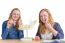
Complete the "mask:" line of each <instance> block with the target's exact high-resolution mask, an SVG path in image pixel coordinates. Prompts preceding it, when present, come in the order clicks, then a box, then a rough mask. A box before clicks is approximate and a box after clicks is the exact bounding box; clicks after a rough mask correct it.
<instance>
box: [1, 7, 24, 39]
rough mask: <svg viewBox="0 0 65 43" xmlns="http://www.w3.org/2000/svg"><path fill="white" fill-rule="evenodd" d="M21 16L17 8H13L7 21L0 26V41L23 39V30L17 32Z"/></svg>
mask: <svg viewBox="0 0 65 43" xmlns="http://www.w3.org/2000/svg"><path fill="white" fill-rule="evenodd" d="M20 19H21V15H20V10H19V9H18V8H14V9H13V10H12V11H11V13H10V16H9V18H8V20H6V21H4V22H3V24H2V39H20V38H23V37H24V34H23V30H18V28H19V24H21V22H19V21H21V20H20Z"/></svg>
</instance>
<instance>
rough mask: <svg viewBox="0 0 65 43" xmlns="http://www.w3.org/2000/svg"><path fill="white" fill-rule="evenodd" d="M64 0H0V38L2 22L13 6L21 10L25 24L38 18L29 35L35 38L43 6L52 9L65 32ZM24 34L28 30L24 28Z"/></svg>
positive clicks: (54, 16) (54, 17) (55, 18)
mask: <svg viewBox="0 0 65 43" xmlns="http://www.w3.org/2000/svg"><path fill="white" fill-rule="evenodd" d="M64 3H65V2H64V0H0V39H1V34H2V23H3V21H5V20H7V19H8V17H9V14H10V12H11V10H12V9H13V8H19V9H20V10H21V17H22V21H23V24H28V23H30V21H34V20H37V22H36V24H35V25H34V27H33V28H31V29H30V30H28V37H32V38H34V37H35V35H36V32H37V29H38V15H39V11H40V10H41V9H43V8H47V9H49V10H50V12H51V14H52V16H53V19H54V21H55V22H58V23H59V24H60V25H61V27H62V29H63V31H64V34H65V5H64ZM24 36H25V37H27V35H26V30H24Z"/></svg>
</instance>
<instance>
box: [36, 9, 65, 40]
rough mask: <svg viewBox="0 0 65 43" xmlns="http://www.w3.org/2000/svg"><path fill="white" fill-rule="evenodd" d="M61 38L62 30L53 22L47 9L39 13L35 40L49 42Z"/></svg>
mask: <svg viewBox="0 0 65 43" xmlns="http://www.w3.org/2000/svg"><path fill="white" fill-rule="evenodd" d="M63 38H64V34H63V30H62V28H61V26H60V25H59V23H57V22H54V20H53V18H52V16H51V13H50V12H49V10H48V9H42V10H41V11H40V13H39V27H38V31H37V34H36V37H35V39H37V40H40V39H44V40H51V39H63Z"/></svg>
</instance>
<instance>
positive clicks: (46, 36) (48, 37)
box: [41, 32, 53, 40]
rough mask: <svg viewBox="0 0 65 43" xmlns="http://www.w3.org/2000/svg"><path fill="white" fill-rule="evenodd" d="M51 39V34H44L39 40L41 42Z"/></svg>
mask: <svg viewBox="0 0 65 43" xmlns="http://www.w3.org/2000/svg"><path fill="white" fill-rule="evenodd" d="M52 37H53V35H52V33H49V32H46V33H45V34H41V38H42V39H43V40H52Z"/></svg>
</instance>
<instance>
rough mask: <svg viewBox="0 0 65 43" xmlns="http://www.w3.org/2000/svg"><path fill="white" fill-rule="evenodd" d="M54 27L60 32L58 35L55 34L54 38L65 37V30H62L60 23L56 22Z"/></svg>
mask: <svg viewBox="0 0 65 43" xmlns="http://www.w3.org/2000/svg"><path fill="white" fill-rule="evenodd" d="M54 29H55V30H56V31H57V32H58V33H57V35H56V36H53V39H63V38H64V33H63V30H62V28H61V26H60V25H59V23H55V25H54Z"/></svg>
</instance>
